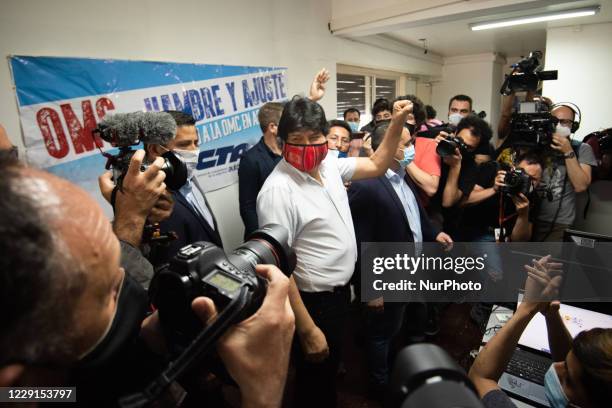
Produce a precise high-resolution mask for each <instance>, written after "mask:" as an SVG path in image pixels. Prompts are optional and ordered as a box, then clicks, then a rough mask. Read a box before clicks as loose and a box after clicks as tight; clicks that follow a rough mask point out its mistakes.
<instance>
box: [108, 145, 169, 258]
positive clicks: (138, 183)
mask: <svg viewBox="0 0 612 408" xmlns="http://www.w3.org/2000/svg"><path fill="white" fill-rule="evenodd" d="M144 157H145V152H144V150H137V151H136V152H135V153H134V155H133V156H132V159H131V160H130V166H129V168H128V171H127V173H126V174H125V176H124V177H123V182H122V189H121V190H118V191H117V194H116V195H115V220H114V221H113V229H114V231H115V234H116V235H117V237H118V238H119V239H120V240H122V241H125V242H127V243H129V244H131V245H133V246H135V247H138V246H139V245H140V240H141V238H142V231H143V227H144V224H145V219H146V218H147V216H148V215H149V212H150V211H151V209H152V208H153V206H154V205H155V204H156V203H157V201H158V199H159V197H160V195H162V194H163V193H164V191H165V190H166V184H165V183H164V179H165V178H166V173H164V172H163V171H161V168H162V166H163V163H164V161H163V159H162V158H161V157H158V158H157V159H155V161H154V162H153V163H151V165H150V166H149V167H148V168H147V169H146V170H145V171H144V172H142V171H140V167H141V166H142V161H143V159H144ZM98 183H99V186H100V191H101V193H102V195H103V196H104V198H105V199H107V200H108V201H110V196H111V192H112V191H113V189H114V188H115V186H114V184H113V182H112V180H111V175H110V173H108V172H107V173H104V174H103V175H101V176H100V177H99V178H98Z"/></svg>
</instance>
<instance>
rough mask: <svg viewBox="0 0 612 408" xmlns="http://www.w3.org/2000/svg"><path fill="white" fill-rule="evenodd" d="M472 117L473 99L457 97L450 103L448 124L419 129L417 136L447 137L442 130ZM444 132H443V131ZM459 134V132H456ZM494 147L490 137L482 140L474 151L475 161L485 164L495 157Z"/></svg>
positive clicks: (446, 133)
mask: <svg viewBox="0 0 612 408" xmlns="http://www.w3.org/2000/svg"><path fill="white" fill-rule="evenodd" d="M470 115H475V112H474V110H473V102H472V98H471V97H469V96H467V95H455V96H453V97H452V98H451V99H450V100H449V101H448V123H447V124H442V125H440V126H431V125H430V124H427V125H426V127H427V129H419V128H417V131H418V133H417V136H423V137H429V138H436V137H438V136H440V135H442V136H446V135H448V132H445V131H443V130H442V129H444V128H448V127H450V128H451V129H453V128H455V127H456V126H458V125H459V122H461V120H463V119H464V118H467V117H468V116H470ZM441 130H442V131H441ZM455 133H457V132H455ZM493 153H494V151H493V147H492V146H491V144H490V137H489V138H486V139H484V138H483V139H482V140H480V142H479V144H478V147H477V148H476V149H475V150H474V161H475V162H476V163H485V162H488V161H489V160H491V159H492V157H493Z"/></svg>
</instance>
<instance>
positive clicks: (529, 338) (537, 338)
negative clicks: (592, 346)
mask: <svg viewBox="0 0 612 408" xmlns="http://www.w3.org/2000/svg"><path fill="white" fill-rule="evenodd" d="M559 311H560V314H561V318H562V319H563V323H565V327H567V330H568V331H569V333H570V334H571V335H572V337H576V336H577V335H578V333H580V332H581V331H584V330H590V329H593V328H595V327H601V328H604V329H607V328H612V316H610V315H606V314H603V313H598V312H593V311H591V310H587V309H581V308H578V307H574V306H569V305H564V304H563V303H561V307H560V308H559ZM519 344H520V345H521V346H525V347H529V348H531V349H534V350H538V351H543V352H545V353H548V354H550V347H549V345H548V332H547V330H546V319H545V318H544V316H543V315H542V313H538V314H536V315H535V316H534V317H533V319H531V322H529V324H528V325H527V328H526V329H525V331H524V332H523V335H522V336H521V338H520V339H519Z"/></svg>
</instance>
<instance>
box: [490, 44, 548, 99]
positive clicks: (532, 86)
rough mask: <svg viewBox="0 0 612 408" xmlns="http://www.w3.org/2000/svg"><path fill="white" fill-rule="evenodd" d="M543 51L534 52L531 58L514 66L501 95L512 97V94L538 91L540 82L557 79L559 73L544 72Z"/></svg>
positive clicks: (501, 90) (530, 54)
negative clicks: (541, 62) (542, 64)
mask: <svg viewBox="0 0 612 408" xmlns="http://www.w3.org/2000/svg"><path fill="white" fill-rule="evenodd" d="M541 59H542V52H541V51H532V52H531V53H529V57H527V58H524V59H522V60H520V61H519V62H517V63H515V64H513V65H512V68H513V69H512V72H511V73H510V74H509V75H506V79H505V80H504V83H503V84H502V87H501V89H500V93H501V94H502V95H510V94H511V93H512V92H520V91H536V90H537V89H538V82H539V81H549V80H555V79H557V71H556V70H555V71H542V66H541V65H540V60H541Z"/></svg>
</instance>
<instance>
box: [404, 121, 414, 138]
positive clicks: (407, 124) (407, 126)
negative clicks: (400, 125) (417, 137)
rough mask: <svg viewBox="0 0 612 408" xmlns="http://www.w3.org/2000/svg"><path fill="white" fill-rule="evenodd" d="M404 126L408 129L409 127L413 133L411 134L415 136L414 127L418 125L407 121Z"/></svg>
mask: <svg viewBox="0 0 612 408" xmlns="http://www.w3.org/2000/svg"><path fill="white" fill-rule="evenodd" d="M404 127H405V128H406V129H408V131H409V132H410V135H411V136H414V129H415V128H416V125H414V124H411V123H405V124H404Z"/></svg>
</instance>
